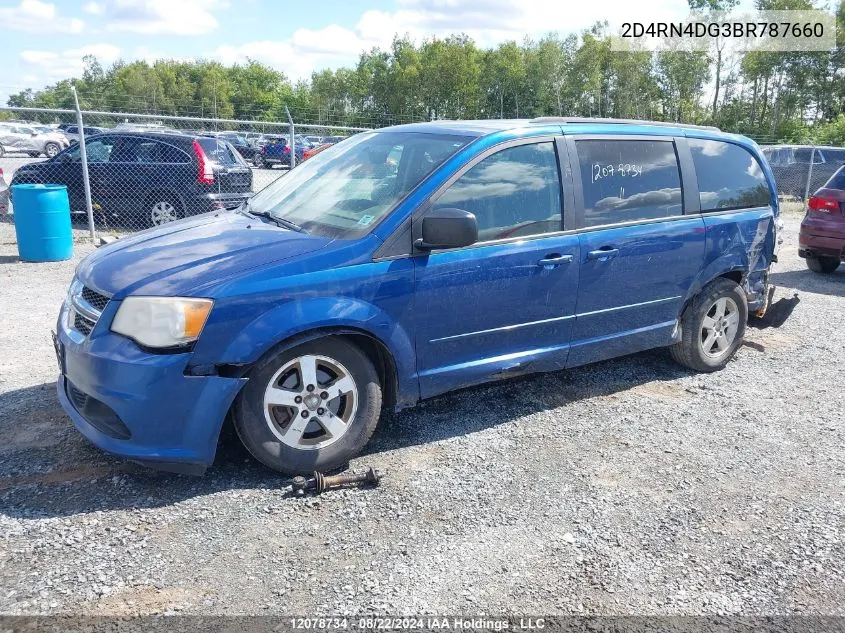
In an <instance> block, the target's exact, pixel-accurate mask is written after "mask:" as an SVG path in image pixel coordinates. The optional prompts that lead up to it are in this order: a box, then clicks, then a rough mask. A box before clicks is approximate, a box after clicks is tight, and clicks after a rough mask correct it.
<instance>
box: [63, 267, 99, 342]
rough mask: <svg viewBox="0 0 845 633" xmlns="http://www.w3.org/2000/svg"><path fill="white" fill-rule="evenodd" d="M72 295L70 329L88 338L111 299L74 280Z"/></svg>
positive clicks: (69, 318) (69, 315)
mask: <svg viewBox="0 0 845 633" xmlns="http://www.w3.org/2000/svg"><path fill="white" fill-rule="evenodd" d="M70 293H71V301H70V308H69V313H68V324H69V327H72V328H73V329H74V330H76V331H77V332H79V333H80V334H82V335H83V336H88V335H89V334H91V332H92V331H93V329H94V326H95V325H97V321H98V320H99V318H100V315H101V314H102V312H103V310H104V309H105V307H106V305H107V304H108V302H109V297H107V296H106V295H104V294H100V293H99V292H97V291H96V290H91V288H88V287H86V286H83V285H82V284H81V283H80V282H79V281H78V280H74V282H73V284H72V285H71V289H70Z"/></svg>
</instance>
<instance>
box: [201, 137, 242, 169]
mask: <svg viewBox="0 0 845 633" xmlns="http://www.w3.org/2000/svg"><path fill="white" fill-rule="evenodd" d="M197 141H198V142H199V144H200V146H201V147H202V149H203V151H204V152H205V154H206V156H208V158H209V160H212V161H214V162H215V163H217V164H218V165H223V166H226V167H233V166H235V165H242V164H243V161H242V160H241V159H240V158H238V157H237V156H235V154H234V152H233V151H232V150H231V149H229V144H228V143H227V142H225V141H219V140H217V139H215V138H207V137H205V138H198V139H197Z"/></svg>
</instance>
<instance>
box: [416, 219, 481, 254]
mask: <svg viewBox="0 0 845 633" xmlns="http://www.w3.org/2000/svg"><path fill="white" fill-rule="evenodd" d="M477 241H478V221H477V220H476V219H475V215H474V214H472V213H470V212H469V211H464V210H463V209H433V210H431V211H429V212H428V213H426V214H425V216H423V220H422V237H421V238H419V239H417V240H415V241H414V246H416V247H417V248H421V249H424V250H432V249H436V248H437V249H440V248H460V247H461V246H469V245H470V244H475V243H476V242H477Z"/></svg>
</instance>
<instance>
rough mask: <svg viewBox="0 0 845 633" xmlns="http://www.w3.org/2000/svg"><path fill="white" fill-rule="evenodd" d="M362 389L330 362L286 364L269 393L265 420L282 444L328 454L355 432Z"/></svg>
mask: <svg viewBox="0 0 845 633" xmlns="http://www.w3.org/2000/svg"><path fill="white" fill-rule="evenodd" d="M358 401H359V396H358V386H357V385H356V383H355V379H354V378H353V377H352V375H351V374H350V373H349V371H348V370H347V369H346V367H344V366H343V365H342V364H340V363H339V362H338V361H336V360H334V359H332V358H329V357H327V356H317V355H312V354H307V355H303V356H300V357H298V358H294V359H293V360H291V361H288V362H287V363H285V364H284V365H283V366H282V367H281V368H280V369H279V370H278V371H277V372H276V373H275V374H274V375H273V378H272V379H271V380H270V381H269V383H268V385H267V388H266V389H265V391H264V418H265V420H266V422H267V425H268V426H269V428H270V430H271V431H272V432H273V434H274V435H275V436H276V437H277V438H278V439H279V441H280V442H282V443H283V444H286V445H287V446H291V447H293V448H296V449H300V450H316V449H321V448H325V447H326V446H328V445H330V444H333V443H334V442H336V441H337V440H339V439H340V438H341V437H343V435H344V434H345V433H346V432H347V430H348V429H349V426H350V424H351V423H352V421H353V420H354V418H355V412H356V411H357V409H358Z"/></svg>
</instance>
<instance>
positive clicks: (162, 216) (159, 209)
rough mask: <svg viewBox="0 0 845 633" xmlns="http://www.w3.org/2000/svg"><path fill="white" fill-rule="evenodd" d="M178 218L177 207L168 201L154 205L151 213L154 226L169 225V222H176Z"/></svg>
mask: <svg viewBox="0 0 845 633" xmlns="http://www.w3.org/2000/svg"><path fill="white" fill-rule="evenodd" d="M177 218H178V216H177V214H176V207H174V206H173V205H172V204H170V203H169V202H167V201H166V200H162V201H161V202H157V203H156V204H154V205H153V208H152V210H151V211H150V222H152V224H153V226H161V225H162V224H167V223H168V222H175V221H176V220H177Z"/></svg>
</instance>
